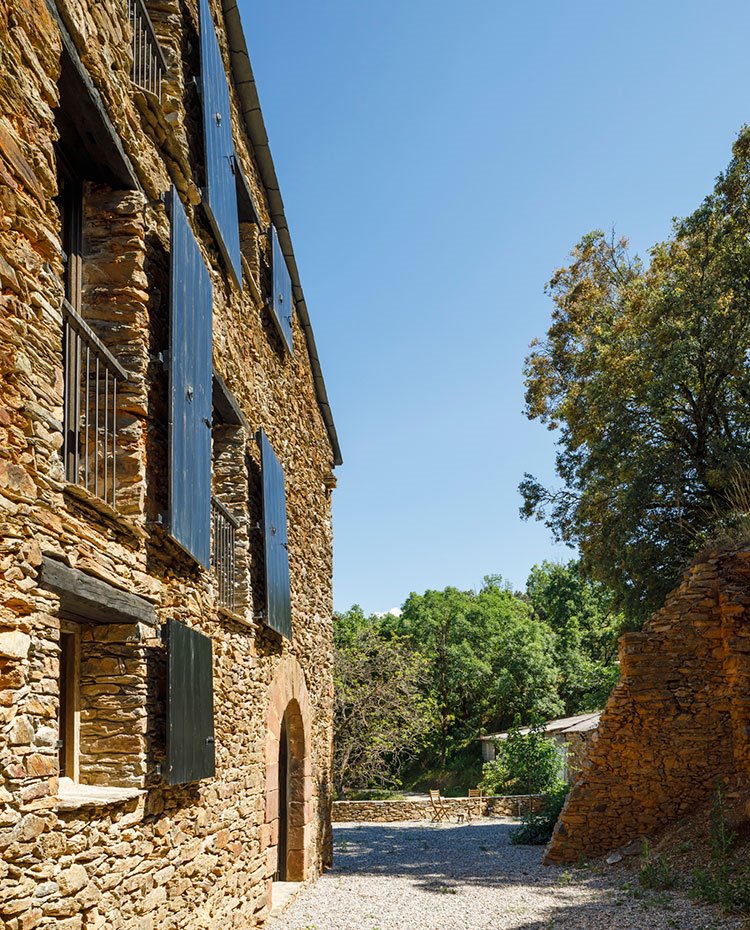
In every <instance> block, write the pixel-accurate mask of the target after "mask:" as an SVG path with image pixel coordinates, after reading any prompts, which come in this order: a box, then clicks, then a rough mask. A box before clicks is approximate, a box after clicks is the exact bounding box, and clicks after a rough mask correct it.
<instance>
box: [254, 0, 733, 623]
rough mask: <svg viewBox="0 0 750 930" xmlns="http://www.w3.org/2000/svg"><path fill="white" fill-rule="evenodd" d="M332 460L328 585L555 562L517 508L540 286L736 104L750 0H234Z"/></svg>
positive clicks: (547, 467)
mask: <svg viewBox="0 0 750 930" xmlns="http://www.w3.org/2000/svg"><path fill="white" fill-rule="evenodd" d="M241 6H242V7H243V19H244V23H245V31H246V35H247V39H248V44H249V46H250V53H251V59H252V63H253V68H254V70H255V76H256V80H257V82H258V85H259V90H260V96H261V101H262V104H263V109H264V114H265V119H266V124H267V126H268V131H269V135H270V139H271V147H272V151H273V154H274V159H275V162H276V166H277V170H278V174H279V178H280V181H281V187H282V191H283V195H284V200H285V203H286V209H287V216H288V219H289V223H290V227H291V230H292V236H293V239H294V244H295V252H296V255H297V260H298V263H299V266H300V270H301V275H302V283H303V286H304V288H305V294H306V297H307V303H308V306H309V308H310V313H311V316H312V320H313V325H314V327H315V332H316V337H317V341H318V345H319V350H320V355H321V359H322V362H323V370H324V374H325V377H326V381H327V385H328V391H329V394H330V397H331V403H332V406H333V412H334V416H335V419H336V425H337V428H338V432H339V436H340V439H341V445H342V449H343V454H344V466H343V467H342V468H340V469H339V470H338V481H339V485H338V489H337V490H336V492H335V494H334V502H335V503H334V533H335V605H336V607H337V608H338V609H344V608H346V607H348V606H349V605H350V604H352V603H353V602H359V603H361V604H362V606H363V607H364V608H365V609H366V610H368V611H369V610H387V609H388V608H391V607H393V606H397V605H400V604H401V603H402V602H403V600H404V599H405V597H406V596H407V595H408V594H409V592H410V591H423V590H424V589H426V588H428V587H437V588H442V587H444V586H446V585H448V584H453V585H458V586H462V587H474V586H476V585H477V584H479V583H480V582H481V579H482V576H483V575H485V574H487V573H495V572H499V573H501V574H502V575H504V576H505V577H506V578H508V579H510V580H511V581H512V582H513V583H514V584H515V585H517V586H523V584H524V582H525V579H526V575H527V573H528V570H529V568H530V567H531V566H532V565H533V564H534V563H536V562H539V561H541V560H542V559H545V558H560V557H565V558H567V557H568V555H569V550H566V549H561V548H555V547H554V546H553V545H552V544H551V542H550V539H549V535H548V533H547V531H546V530H545V529H544V527H543V526H541V525H539V524H524V523H522V522H521V520H520V519H519V517H518V507H519V503H520V501H519V496H518V492H517V485H518V482H519V480H520V479H521V477H522V475H523V473H524V471H531V472H533V473H535V474H537V475H539V476H542V477H543V478H551V477H552V473H553V445H552V437H551V436H550V435H549V434H548V433H547V432H546V431H545V429H544V428H543V427H542V426H540V425H539V424H537V423H529V422H527V421H526V420H525V419H524V417H523V415H522V408H523V385H522V365H523V359H524V356H525V354H526V350H527V346H528V343H529V341H530V340H531V339H532V337H534V336H541V335H543V334H544V332H545V329H546V326H547V323H548V320H549V314H550V309H551V308H550V303H549V301H548V299H547V298H546V297H545V295H544V284H545V282H546V281H547V280H548V279H549V276H550V273H551V272H552V271H553V269H554V268H556V267H558V266H559V265H560V264H562V263H563V262H564V261H565V258H566V255H567V253H568V251H569V250H570V248H571V247H572V246H573V245H574V243H575V242H576V241H577V239H578V238H579V236H580V235H581V234H582V233H584V232H586V231H588V230H590V229H593V228H597V227H600V228H601V227H603V228H610V227H611V226H612V225H615V226H616V228H617V231H618V232H620V233H623V234H626V235H627V236H629V238H630V240H631V243H632V244H633V246H634V248H635V249H637V250H638V251H643V250H645V249H647V248H648V247H649V245H651V244H652V243H653V242H654V241H656V240H659V239H661V238H664V237H665V236H666V235H668V233H669V230H670V224H671V218H672V217H673V216H677V215H682V214H685V213H687V212H690V211H691V210H692V209H693V208H694V207H695V206H696V205H697V204H698V203H699V201H700V199H701V198H702V197H703V196H704V195H705V194H706V193H707V192H708V191H709V189H710V188H711V185H712V183H713V179H714V177H715V175H716V174H717V173H718V172H719V171H720V170H721V169H722V167H723V166H724V165H725V164H726V162H727V161H728V159H729V154H730V145H731V141H732V139H733V137H734V135H735V134H736V131H737V130H738V129H739V127H740V125H741V124H742V123H743V122H746V121H747V122H750V67H749V66H748V51H747V37H748V35H750V4H747V3H746V2H741V0H737V2H723V0H720V2H716V3H707V2H706V0H680V2H676V0H671V2H664V0H659V2H653V0H652V2H649V3H646V2H643V0H635V2H634V0H630V2H628V3H617V4H615V3H602V2H601V0H598V2H593V0H574V2H568V3H563V2H559V0H558V2H555V0H546V2H542V0H536V2H524V3H520V2H516V3H510V2H502V0H481V2H479V0H478V2H471V0H470V2H466V3H455V2H450V3H449V2H446V0H429V2H428V0H382V2H379V3H370V2H352V0H315V2H311V0H264V2H259V0H242V2H241Z"/></svg>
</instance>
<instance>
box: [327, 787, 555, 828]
mask: <svg viewBox="0 0 750 930" xmlns="http://www.w3.org/2000/svg"><path fill="white" fill-rule="evenodd" d="M541 802H542V798H541V795H538V794H523V795H513V796H509V797H502V796H497V797H495V796H492V797H486V798H443V804H444V805H445V808H446V809H447V811H448V818H449V820H454V819H455V818H457V817H466V815H467V813H470V814H471V816H472V817H520V816H522V815H523V814H527V813H528V812H529V811H531V810H539V808H540V805H541ZM433 813H434V808H433V806H432V804H431V803H430V801H429V800H427V801H426V800H424V799H421V798H404V799H402V800H389V801H334V802H333V817H332V819H333V822H334V823H398V822H401V821H409V820H428V821H430V820H432V816H433Z"/></svg>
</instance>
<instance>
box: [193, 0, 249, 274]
mask: <svg viewBox="0 0 750 930" xmlns="http://www.w3.org/2000/svg"><path fill="white" fill-rule="evenodd" d="M200 30H201V94H202V97H203V139H204V152H205V161H206V187H205V189H204V191H203V205H204V206H205V208H206V212H207V213H208V218H209V220H210V221H211V225H212V227H213V230H214V234H215V236H216V241H217V243H218V245H219V249H220V251H221V253H222V256H223V257H224V261H225V262H226V264H227V268H228V269H229V271H230V272H231V274H232V277H233V278H234V279H235V281H236V282H237V284H238V285H239V286H240V287H242V259H241V257H240V254H241V253H240V226H239V218H238V216H237V187H236V181H235V177H234V171H235V165H234V159H235V155H234V142H233V141H232V111H231V108H230V103H229V84H228V83H227V75H226V72H225V71H224V60H223V59H222V57H221V51H220V49H219V42H218V39H217V38H216V29H215V27H214V21H213V18H212V17H211V10H210V8H209V5H208V0H200Z"/></svg>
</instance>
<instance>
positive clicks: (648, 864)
mask: <svg viewBox="0 0 750 930" xmlns="http://www.w3.org/2000/svg"><path fill="white" fill-rule="evenodd" d="M638 879H639V881H640V883H641V886H642V887H643V888H648V889H649V890H651V891H667V889H669V888H674V886H675V884H676V882H677V878H676V876H675V875H674V873H673V872H672V870H671V868H670V867H669V863H668V862H667V860H666V859H664V858H663V857H662V856H655V855H654V854H653V853H652V851H651V847H650V846H649V845H648V843H646V845H645V846H644V848H643V855H642V857H641V868H640V871H639V873H638Z"/></svg>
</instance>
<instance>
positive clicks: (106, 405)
mask: <svg viewBox="0 0 750 930" xmlns="http://www.w3.org/2000/svg"><path fill="white" fill-rule="evenodd" d="M108 445H109V368H107V366H106V365H105V366H104V445H103V447H102V452H103V455H104V494H103V497H104V500H106V499H107V481H108V478H109V469H108V465H109V461H108V458H107V446H108Z"/></svg>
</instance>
